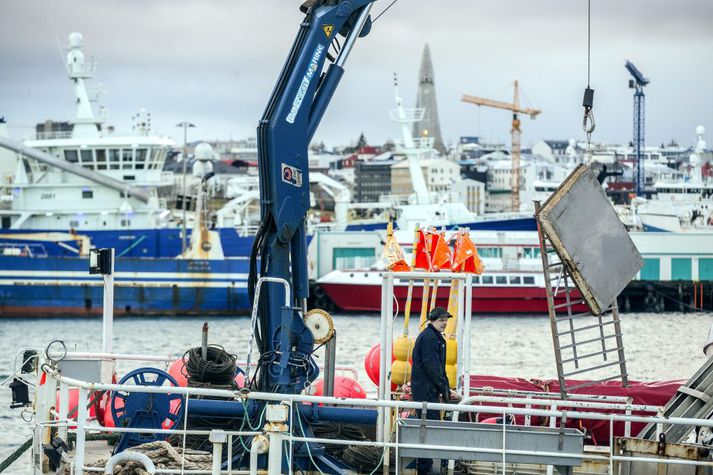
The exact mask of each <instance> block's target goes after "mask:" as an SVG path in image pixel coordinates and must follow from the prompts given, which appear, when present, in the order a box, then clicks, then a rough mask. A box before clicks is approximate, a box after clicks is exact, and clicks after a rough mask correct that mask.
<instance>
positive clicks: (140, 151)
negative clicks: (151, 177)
mask: <svg viewBox="0 0 713 475" xmlns="http://www.w3.org/2000/svg"><path fill="white" fill-rule="evenodd" d="M136 161H137V162H145V161H146V149H145V148H137V149H136Z"/></svg>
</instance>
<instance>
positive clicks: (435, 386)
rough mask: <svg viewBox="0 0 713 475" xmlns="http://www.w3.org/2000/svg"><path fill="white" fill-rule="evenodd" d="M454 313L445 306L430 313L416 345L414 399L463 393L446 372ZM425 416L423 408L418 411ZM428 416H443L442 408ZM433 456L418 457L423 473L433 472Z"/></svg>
mask: <svg viewBox="0 0 713 475" xmlns="http://www.w3.org/2000/svg"><path fill="white" fill-rule="evenodd" d="M451 317H452V316H451V315H450V314H449V313H448V312H447V311H446V309H444V308H443V307H436V308H434V309H433V310H431V312H429V314H428V325H427V326H426V328H424V329H423V331H422V332H421V334H420V335H418V338H416V344H415V345H414V347H413V369H412V372H411V394H412V395H413V400H414V401H419V402H420V401H426V402H447V401H448V400H450V399H454V400H458V399H460V397H459V396H458V395H457V393H456V392H455V391H452V390H451V389H450V387H449V385H448V376H446V340H445V338H443V335H442V333H443V332H444V331H445V329H446V325H448V319H449V318H451ZM417 413H418V417H419V418H420V417H421V411H420V410H419V411H417ZM426 418H427V419H436V420H438V419H440V418H441V415H440V411H434V410H428V411H427V413H426ZM432 468H433V460H432V459H418V461H417V462H416V470H417V471H418V473H419V474H426V473H429V472H431V470H432Z"/></svg>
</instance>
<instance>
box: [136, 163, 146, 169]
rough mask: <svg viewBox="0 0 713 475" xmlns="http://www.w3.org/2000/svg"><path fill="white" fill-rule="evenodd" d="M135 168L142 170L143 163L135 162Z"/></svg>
mask: <svg viewBox="0 0 713 475" xmlns="http://www.w3.org/2000/svg"><path fill="white" fill-rule="evenodd" d="M136 169H137V170H143V169H144V164H143V163H137V164H136Z"/></svg>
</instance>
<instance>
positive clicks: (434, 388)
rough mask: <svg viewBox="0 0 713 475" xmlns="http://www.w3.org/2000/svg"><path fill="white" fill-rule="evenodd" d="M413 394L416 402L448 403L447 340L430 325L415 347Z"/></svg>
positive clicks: (417, 339)
mask: <svg viewBox="0 0 713 475" xmlns="http://www.w3.org/2000/svg"><path fill="white" fill-rule="evenodd" d="M411 394H413V400H414V401H426V402H438V396H439V395H441V396H443V401H444V402H445V401H448V395H449V394H450V387H449V385H448V376H446V340H445V338H443V335H441V334H440V333H439V331H438V330H436V328H435V327H434V326H433V325H431V324H430V323H429V324H428V325H427V326H426V328H425V329H424V330H423V331H422V332H421V334H420V335H418V338H416V344H415V345H414V347H413V369H412V372H411Z"/></svg>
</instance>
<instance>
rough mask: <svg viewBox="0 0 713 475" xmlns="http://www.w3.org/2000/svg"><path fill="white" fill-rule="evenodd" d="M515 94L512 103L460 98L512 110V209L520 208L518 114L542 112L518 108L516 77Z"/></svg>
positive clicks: (517, 209) (470, 97) (480, 98)
mask: <svg viewBox="0 0 713 475" xmlns="http://www.w3.org/2000/svg"><path fill="white" fill-rule="evenodd" d="M514 89H515V94H514V95H513V101H512V104H510V103H508V102H502V101H495V100H493V99H485V98H482V97H475V96H469V95H467V94H463V97H462V98H461V100H462V101H463V102H468V103H470V104H476V105H478V106H487V107H495V108H496V109H505V110H509V111H512V130H511V131H510V132H511V133H512V152H511V153H512V172H511V174H510V208H511V210H512V211H519V210H520V119H518V117H517V115H518V114H527V115H529V116H530V118H531V119H534V118H535V117H537V115H538V114H539V113H540V112H542V111H540V110H538V109H521V108H520V87H519V85H518V82H517V79H516V80H515V82H514Z"/></svg>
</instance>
